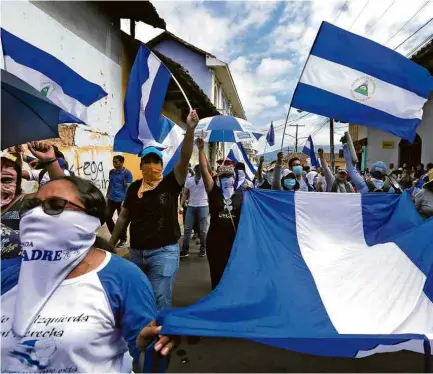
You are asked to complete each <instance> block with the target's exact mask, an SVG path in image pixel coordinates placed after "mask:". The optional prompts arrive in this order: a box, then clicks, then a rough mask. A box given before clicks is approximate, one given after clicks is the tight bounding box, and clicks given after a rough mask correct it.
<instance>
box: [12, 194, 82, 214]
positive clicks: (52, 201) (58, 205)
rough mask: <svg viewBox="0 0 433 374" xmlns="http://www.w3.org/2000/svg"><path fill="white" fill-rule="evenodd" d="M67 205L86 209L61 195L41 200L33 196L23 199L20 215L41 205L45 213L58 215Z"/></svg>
mask: <svg viewBox="0 0 433 374" xmlns="http://www.w3.org/2000/svg"><path fill="white" fill-rule="evenodd" d="M67 205H70V206H73V207H74V208H78V209H79V210H82V211H83V212H85V211H86V209H84V208H83V207H82V206H79V205H77V204H74V203H71V202H70V201H68V200H65V199H62V198H61V197H49V198H48V199H46V200H41V199H38V198H37V197H35V198H33V199H24V200H23V202H22V204H21V207H20V215H23V214H24V213H25V212H27V211H29V210H31V209H33V208H36V207H38V206H41V207H42V210H43V211H44V213H45V214H48V215H50V216H58V215H59V214H61V213H63V211H64V210H65V208H66V206H67Z"/></svg>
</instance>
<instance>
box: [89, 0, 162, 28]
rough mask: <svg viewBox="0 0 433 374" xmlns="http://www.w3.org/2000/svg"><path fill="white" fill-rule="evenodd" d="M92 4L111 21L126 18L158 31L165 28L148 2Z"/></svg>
mask: <svg viewBox="0 0 433 374" xmlns="http://www.w3.org/2000/svg"><path fill="white" fill-rule="evenodd" d="M94 3H95V5H96V6H98V7H99V8H100V9H101V10H102V11H103V12H105V13H107V14H108V15H109V16H110V17H111V18H113V19H116V18H117V19H121V18H126V19H130V20H134V21H139V22H144V23H147V24H148V25H150V26H153V27H157V28H160V29H164V30H165V28H166V24H165V21H164V20H163V19H162V18H161V17H160V16H159V14H158V12H157V11H156V9H155V7H154V6H153V4H152V3H151V2H150V1H94Z"/></svg>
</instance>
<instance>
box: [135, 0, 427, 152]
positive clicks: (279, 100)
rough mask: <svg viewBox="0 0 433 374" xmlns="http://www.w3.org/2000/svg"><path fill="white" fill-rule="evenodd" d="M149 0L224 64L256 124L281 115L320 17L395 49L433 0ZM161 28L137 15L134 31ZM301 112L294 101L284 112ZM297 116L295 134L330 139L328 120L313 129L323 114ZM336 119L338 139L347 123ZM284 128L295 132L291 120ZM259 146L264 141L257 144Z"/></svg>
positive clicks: (421, 35) (173, 26)
mask: <svg viewBox="0 0 433 374" xmlns="http://www.w3.org/2000/svg"><path fill="white" fill-rule="evenodd" d="M152 3H153V5H154V6H155V8H156V9H157V11H158V13H159V15H160V16H161V17H162V18H164V20H165V21H166V23H167V30H168V31H170V32H172V33H174V34H176V35H178V36H179V37H180V38H182V39H184V40H186V41H187V42H189V43H191V44H193V45H196V46H197V47H199V48H201V49H203V50H205V51H207V52H210V53H212V54H214V55H215V56H216V57H218V58H219V59H221V60H223V61H225V62H227V63H228V64H229V66H230V70H231V73H232V75H233V79H234V81H235V84H236V87H237V90H238V93H239V96H240V98H241V101H242V105H243V106H244V108H245V111H246V114H247V117H248V120H249V121H250V122H251V123H253V124H254V125H256V126H257V127H259V128H265V127H269V123H270V121H274V125H277V126H278V125H280V124H281V123H284V121H285V117H286V115H287V108H288V104H289V102H290V99H291V96H292V94H293V91H294V89H295V87H296V84H297V81H298V79H299V75H300V73H301V70H302V67H303V65H304V63H305V60H306V58H307V56H308V53H309V50H310V48H311V45H312V42H313V40H314V38H315V36H316V33H317V31H318V29H319V26H320V23H321V22H322V21H328V22H330V23H333V24H335V25H337V26H339V27H341V28H344V29H346V30H350V31H351V32H354V33H356V34H359V35H362V36H366V37H368V38H370V39H372V40H374V41H376V42H379V43H381V44H383V45H386V46H387V47H389V48H392V49H394V48H395V47H397V46H398V45H399V44H400V43H401V42H403V41H404V40H405V39H406V38H407V37H408V36H409V35H411V34H412V33H413V32H415V31H416V30H417V29H418V28H419V27H420V26H422V25H423V24H424V23H426V22H427V21H428V20H429V19H430V18H431V17H432V15H433V2H426V1H417V0H410V1H403V0H397V1H394V0H369V1H365V0H350V1H328V0H317V1H284V2H282V1H281V2H278V1H194V2H192V1H173V2H171V1H155V0H152ZM423 6H424V7H423ZM421 7H423V8H422V10H421V11H419V10H420V9H421ZM417 12H418V13H417ZM416 13H417V14H416ZM415 14H416V15H415ZM411 17H413V18H412V19H411V20H410V22H408V23H407V25H405V23H406V22H407V21H408V20H409V19H410V18H411ZM404 25H405V27H404V28H403V29H401V28H402V26H404ZM400 29H401V30H400ZM399 30H400V31H399ZM161 31H162V30H160V29H154V28H152V27H150V26H147V25H145V24H142V23H140V24H138V26H137V32H136V38H137V39H140V40H142V41H143V42H146V41H148V40H150V39H151V38H153V37H155V36H156V35H158V34H159V33H161ZM397 32H398V33H397ZM396 33H397V34H396ZM431 34H433V22H431V23H429V24H428V25H427V26H426V27H424V28H423V29H422V30H421V31H420V32H418V33H417V34H416V35H415V36H413V37H412V38H410V39H409V40H408V41H407V42H406V43H404V44H403V45H402V46H401V47H399V48H398V49H397V51H398V52H400V53H402V54H403V55H406V54H407V53H409V52H410V51H412V50H413V49H414V48H415V47H416V46H417V45H419V44H420V43H421V42H422V41H423V40H425V39H426V38H427V37H428V36H429V35H431ZM300 115H302V114H299V113H297V112H296V110H293V109H292V110H291V115H290V118H296V117H298V116H300ZM300 123H302V124H304V125H306V126H305V127H303V128H300V136H301V137H304V136H308V135H309V134H311V133H314V132H315V136H314V138H313V140H314V142H315V144H323V145H325V144H329V127H328V126H327V125H325V126H323V128H322V129H321V130H320V131H318V132H317V129H318V128H319V125H320V124H321V123H323V117H320V116H317V115H314V116H308V117H306V118H305V119H302V120H300ZM337 127H338V130H337V132H338V133H337V134H336V139H337V140H338V139H339V137H340V136H339V134H342V133H343V132H344V131H345V127H344V126H342V125H337ZM286 132H287V133H289V134H292V135H294V133H295V128H290V129H289V130H288V131H286ZM281 136H282V128H281V129H280V130H278V131H277V132H276V138H277V143H278V145H279V144H280V142H281ZM286 139H287V140H286V141H285V143H287V145H292V144H293V140H292V138H290V137H289V136H286ZM262 143H263V144H262ZM263 146H264V142H263V141H262V142H261V143H259V149H261V148H263ZM274 148H278V146H275V147H274Z"/></svg>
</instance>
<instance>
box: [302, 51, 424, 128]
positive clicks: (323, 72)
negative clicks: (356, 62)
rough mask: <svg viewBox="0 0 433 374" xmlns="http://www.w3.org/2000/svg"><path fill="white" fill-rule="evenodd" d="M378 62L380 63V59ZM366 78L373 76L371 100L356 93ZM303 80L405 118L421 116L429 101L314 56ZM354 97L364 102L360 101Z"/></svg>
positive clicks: (306, 68)
mask: <svg viewBox="0 0 433 374" xmlns="http://www.w3.org/2000/svg"><path fill="white" fill-rule="evenodd" d="M377 63H378V64H380V61H378V62H377ZM364 78H366V80H367V78H370V79H371V80H370V81H369V82H370V84H369V94H371V97H370V98H368V99H366V98H367V96H363V95H359V94H357V93H356V92H354V90H355V89H356V88H357V87H358V86H359V85H360V84H361V83H362V81H363V80H364ZM300 82H302V83H305V84H308V85H310V86H314V87H317V88H320V89H322V90H325V91H327V92H330V93H333V94H335V95H339V96H341V97H344V98H346V99H349V100H352V101H355V102H359V103H361V104H363V105H366V106H369V107H371V108H374V109H378V110H380V111H382V112H386V113H388V114H391V115H393V116H395V117H399V118H403V119H412V118H420V119H421V118H422V107H423V105H424V103H425V102H426V101H427V100H426V99H425V98H423V97H421V96H418V95H417V94H415V93H413V92H410V91H408V90H405V89H404V88H400V87H397V86H395V85H393V84H390V83H388V82H385V81H383V80H380V79H377V78H375V77H371V76H369V75H368V74H365V73H363V72H361V71H358V70H355V69H352V68H349V67H347V66H344V65H340V64H337V63H335V62H332V61H329V60H325V59H323V58H320V57H317V56H314V55H310V57H309V58H308V62H307V64H306V66H305V70H304V73H303V74H302V77H301V80H300ZM371 82H374V84H373V83H371ZM354 96H355V98H359V99H362V100H363V101H359V100H356V99H355V98H354ZM365 99H366V100H365Z"/></svg>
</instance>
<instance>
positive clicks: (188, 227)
mask: <svg viewBox="0 0 433 374" xmlns="http://www.w3.org/2000/svg"><path fill="white" fill-rule="evenodd" d="M196 217H197V219H198V222H199V227H200V249H201V250H206V235H207V230H208V227H209V207H208V206H200V207H194V206H188V208H187V210H186V217H185V229H184V233H183V245H182V249H183V250H185V251H187V250H188V249H189V241H190V239H191V232H192V229H193V227H194V220H195V219H196Z"/></svg>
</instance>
